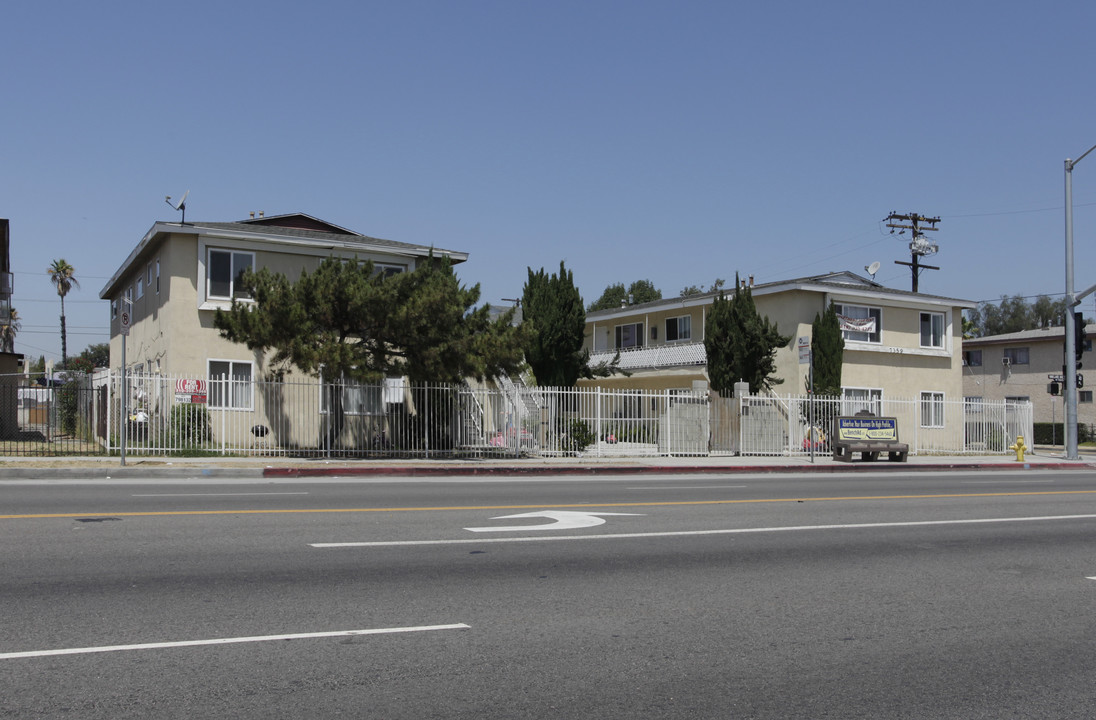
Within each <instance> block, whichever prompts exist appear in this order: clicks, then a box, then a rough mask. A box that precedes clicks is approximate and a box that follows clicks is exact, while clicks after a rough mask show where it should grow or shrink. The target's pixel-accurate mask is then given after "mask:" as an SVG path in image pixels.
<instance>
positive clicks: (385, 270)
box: [373, 262, 407, 277]
mask: <svg viewBox="0 0 1096 720" xmlns="http://www.w3.org/2000/svg"><path fill="white" fill-rule="evenodd" d="M373 272H375V273H377V274H378V275H384V276H385V277H392V276H393V275H399V274H400V273H405V272H407V266H406V265H391V264H389V263H376V262H375V263H373Z"/></svg>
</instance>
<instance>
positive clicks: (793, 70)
mask: <svg viewBox="0 0 1096 720" xmlns="http://www.w3.org/2000/svg"><path fill="white" fill-rule="evenodd" d="M1094 30H1096V3H1093V2H1091V0H1087V1H1077V2H1073V1H1065V2H1049V3H1040V4H1036V3H1031V2H1010V1H1003V2H977V1H962V2H955V0H948V1H947V2H937V1H935V0H929V1H928V2H920V3H892V2H880V1H876V0H865V1H863V2H852V1H847V0H835V1H834V2H828V3H819V2H768V3H765V2H760V3H745V2H680V1H679V2H650V1H645V0H629V1H621V2H603V1H599V0H582V1H581V2H571V1H570V0H565V1H558V0H557V1H555V2H524V1H521V0H505V1H497V2H485V1H480V0H466V1H461V2H457V1H455V0H454V1H452V2H425V1H422V2H420V1H415V0H401V1H400V2H363V1H352V2H325V1H323V0H319V1H317V2H311V3H300V2H295V3H285V2H278V1H277V0H274V1H267V2H228V3H224V2H215V3H214V2H204V1H197V2H177V3H149V2H127V3H122V2H109V1H107V2H102V3H87V2H65V1H63V2H53V3H31V2H17V3H11V4H9V5H8V6H6V7H5V10H4V13H3V36H4V40H3V42H2V43H0V67H3V68H4V71H3V75H2V77H3V82H2V83H0V88H2V91H3V96H2V97H3V104H2V109H0V130H2V132H0V217H8V218H10V220H11V232H12V250H11V252H12V264H13V268H14V270H15V273H16V274H15V298H14V302H13V304H14V305H15V307H16V308H18V310H19V312H20V315H21V316H22V318H23V329H22V332H20V334H19V336H18V338H17V340H16V351H17V352H22V353H25V354H27V355H28V356H33V357H37V356H38V355H42V354H44V355H46V356H47V357H50V358H55V359H59V358H60V339H59V337H58V335H59V333H58V329H57V328H58V315H59V310H60V306H59V302H58V299H57V296H56V293H55V292H54V291H53V288H52V286H51V285H50V284H49V281H48V277H47V275H46V268H47V267H48V266H49V264H50V262H51V261H52V260H53V259H54V258H58V257H64V258H65V259H66V260H67V261H68V262H69V263H70V264H72V265H74V266H75V267H76V270H77V278H78V279H79V280H80V282H81V289H79V290H74V291H73V292H72V293H71V294H70V295H69V297H68V298H67V300H66V310H67V315H68V324H69V328H70V337H69V351H70V354H73V355H75V354H77V353H78V352H79V351H80V350H82V349H83V348H84V347H86V346H87V345H88V344H91V343H95V342H105V341H106V340H107V327H108V317H109V308H108V305H107V303H106V302H104V301H100V300H99V299H98V293H99V290H100V289H101V288H102V287H103V285H104V284H105V283H106V281H107V279H108V278H109V277H110V275H111V274H113V272H114V271H115V270H116V269H117V267H118V266H119V265H120V263H121V262H122V260H123V259H124V258H125V257H126V255H127V254H128V253H129V251H130V250H131V249H132V248H133V247H134V246H135V245H136V243H137V242H138V241H139V240H140V239H141V237H142V236H143V235H144V233H145V232H146V231H147V230H148V228H149V227H150V226H151V225H152V224H153V222H155V221H156V220H176V219H178V216H177V214H176V213H174V212H173V211H172V210H171V208H169V207H168V206H167V205H166V204H164V196H165V195H172V196H175V197H178V196H179V195H181V194H182V193H183V192H184V191H185V190H187V189H189V190H190V191H191V193H190V199H189V201H188V211H187V218H188V219H190V220H208V221H224V220H239V219H243V218H246V217H247V216H248V212H249V211H253V210H254V211H259V210H263V211H265V212H266V213H267V214H268V215H271V214H281V213H288V212H298V211H299V212H306V213H309V214H311V215H314V216H317V217H320V218H323V219H325V220H329V221H330V222H333V223H335V224H337V225H341V226H344V227H348V228H351V229H353V230H356V231H358V232H362V233H365V234H367V235H373V236H377V237H383V238H389V239H392V240H400V241H405V242H412V243H421V244H427V245H430V244H433V245H437V246H439V247H447V248H453V249H457V250H463V251H466V252H468V253H469V254H470V259H469V261H468V262H467V263H465V264H463V265H461V266H459V267H458V274H459V276H460V277H461V279H462V281H464V282H465V283H467V284H470V285H471V284H475V283H479V284H480V285H481V288H482V293H483V294H482V300H481V301H482V302H492V303H500V301H501V300H502V298H512V297H517V296H518V295H519V294H520V293H521V289H522V285H523V283H524V281H525V278H526V268H527V267H530V266H531V267H533V268H534V269H539V268H541V267H545V268H547V269H549V270H553V271H554V270H556V269H558V267H559V263H560V261H561V260H563V261H565V262H566V264H567V267H568V268H570V269H572V270H573V271H574V275H575V280H576V282H577V284H578V285H579V288H580V289H581V291H582V294H583V297H584V299H585V301H586V302H587V303H589V302H591V301H593V300H594V299H596V298H597V297H598V296H599V295H600V294H601V292H602V291H603V290H604V288H605V287H606V286H607V285H609V284H611V283H614V282H624V283H625V284H628V283H630V282H632V281H633V280H637V279H649V280H651V281H652V282H653V283H654V284H655V285H656V286H657V287H658V288H660V289H661V290H662V292H663V295H664V296H666V297H672V296H676V295H677V294H678V293H679V291H680V290H681V289H682V288H683V287H685V286H687V285H691V284H697V285H709V284H710V283H711V282H712V281H714V280H715V279H716V278H717V277H721V278H726V279H728V280H732V279H733V278H734V275H735V273H736V272H739V273H741V274H742V275H743V276H746V275H750V274H753V275H754V276H755V277H756V279H757V281H758V282H768V281H773V280H782V279H788V278H793V277H799V276H804V275H809V274H814V273H820V272H826V271H829V270H845V269H848V270H853V271H857V272H863V268H864V266H865V265H867V264H869V263H870V262H872V261H879V262H880V263H882V269H881V270H880V272H879V274H878V276H877V279H878V280H879V281H881V282H883V283H884V284H886V285H888V286H891V287H897V288H904V289H908V288H909V287H910V276H909V270H908V269H907V268H905V267H903V266H898V265H895V264H894V261H895V260H907V261H908V260H909V251H908V248H907V246H906V243H905V237H903V239H902V240H901V241H900V240H898V239H896V237H892V236H890V235H887V234H886V231H885V228H884V227H883V223H882V220H883V218H885V217H886V216H887V214H888V213H890V212H891V211H898V212H900V213H907V212H918V213H921V214H924V215H929V216H940V217H941V218H942V220H941V222H940V225H939V227H940V231H939V232H937V233H934V234H931V238H930V239H932V240H935V241H936V242H938V243H939V246H940V252H939V253H938V254H937V255H935V256H932V257H930V258H927V259H926V260H925V262H927V263H928V264H931V265H939V266H941V268H942V270H940V271H931V270H930V271H925V272H924V273H923V275H922V277H921V291H922V292H927V293H933V294H938V295H947V296H952V297H959V298H964V299H969V300H984V299H994V298H999V297H1000V296H1001V295H1002V294H1006V293H1007V294H1021V295H1032V296H1033V295H1038V294H1042V293H1045V294H1051V295H1053V294H1055V293H1059V294H1060V293H1062V292H1063V289H1064V251H1063V246H1064V241H1063V236H1064V231H1063V226H1064V219H1063V217H1064V216H1063V204H1064V199H1063V161H1064V160H1065V158H1067V157H1077V156H1078V155H1080V154H1081V153H1083V152H1084V151H1085V150H1086V149H1088V147H1090V146H1091V145H1093V144H1096V93H1093V91H1092V87H1093V70H1094V69H1096V44H1094V43H1092V42H1091V36H1092V33H1093V31H1094ZM1074 176H1075V177H1074V203H1075V226H1076V244H1077V249H1076V262H1077V280H1076V285H1077V289H1078V290H1080V289H1083V288H1086V287H1088V286H1089V285H1091V284H1093V283H1096V247H1094V244H1093V242H1092V240H1093V238H1094V237H1096V154H1094V155H1093V156H1090V157H1089V158H1086V161H1085V162H1082V163H1081V164H1079V165H1078V166H1077V169H1076V171H1075V173H1074ZM1093 307H1094V306H1093V305H1092V302H1091V300H1089V301H1088V302H1086V303H1085V306H1084V308H1085V310H1086V313H1087V312H1092V313H1093V314H1096V311H1093V310H1092V308H1093Z"/></svg>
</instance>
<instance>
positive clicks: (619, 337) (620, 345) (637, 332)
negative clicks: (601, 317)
mask: <svg viewBox="0 0 1096 720" xmlns="http://www.w3.org/2000/svg"><path fill="white" fill-rule="evenodd" d="M624 328H633V339H634V340H635V343H634V344H632V345H625V344H624ZM643 329H644V328H643V323H642V322H632V323H622V324H620V325H617V326H616V328H615V331H614V333H613V339H614V342H615V348H616V349H617V350H630V349H632V348H641V347H643V341H644V339H645V338H644V337H643Z"/></svg>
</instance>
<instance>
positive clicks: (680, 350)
mask: <svg viewBox="0 0 1096 720" xmlns="http://www.w3.org/2000/svg"><path fill="white" fill-rule="evenodd" d="M615 356H616V350H598V351H596V352H592V353H590V365H591V366H593V365H598V364H600V363H603V362H605V363H609V362H612V360H613V358H614V357H615ZM707 361H708V358H707V355H705V353H704V343H700V342H697V343H664V344H662V345H652V346H650V347H641V348H625V349H623V350H621V351H620V367H621V368H623V369H625V370H641V369H648V368H663V367H680V366H683V365H704V364H705V363H706V362H707Z"/></svg>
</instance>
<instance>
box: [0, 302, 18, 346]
mask: <svg viewBox="0 0 1096 720" xmlns="http://www.w3.org/2000/svg"><path fill="white" fill-rule="evenodd" d="M22 329H23V323H22V322H20V320H19V311H18V310H16V309H15V308H12V309H11V316H10V317H9V318H8V321H7V322H6V323H4V324H3V325H0V351H3V352H8V353H13V352H15V335H16V334H17V333H18V332H19V331H20V330H22Z"/></svg>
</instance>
